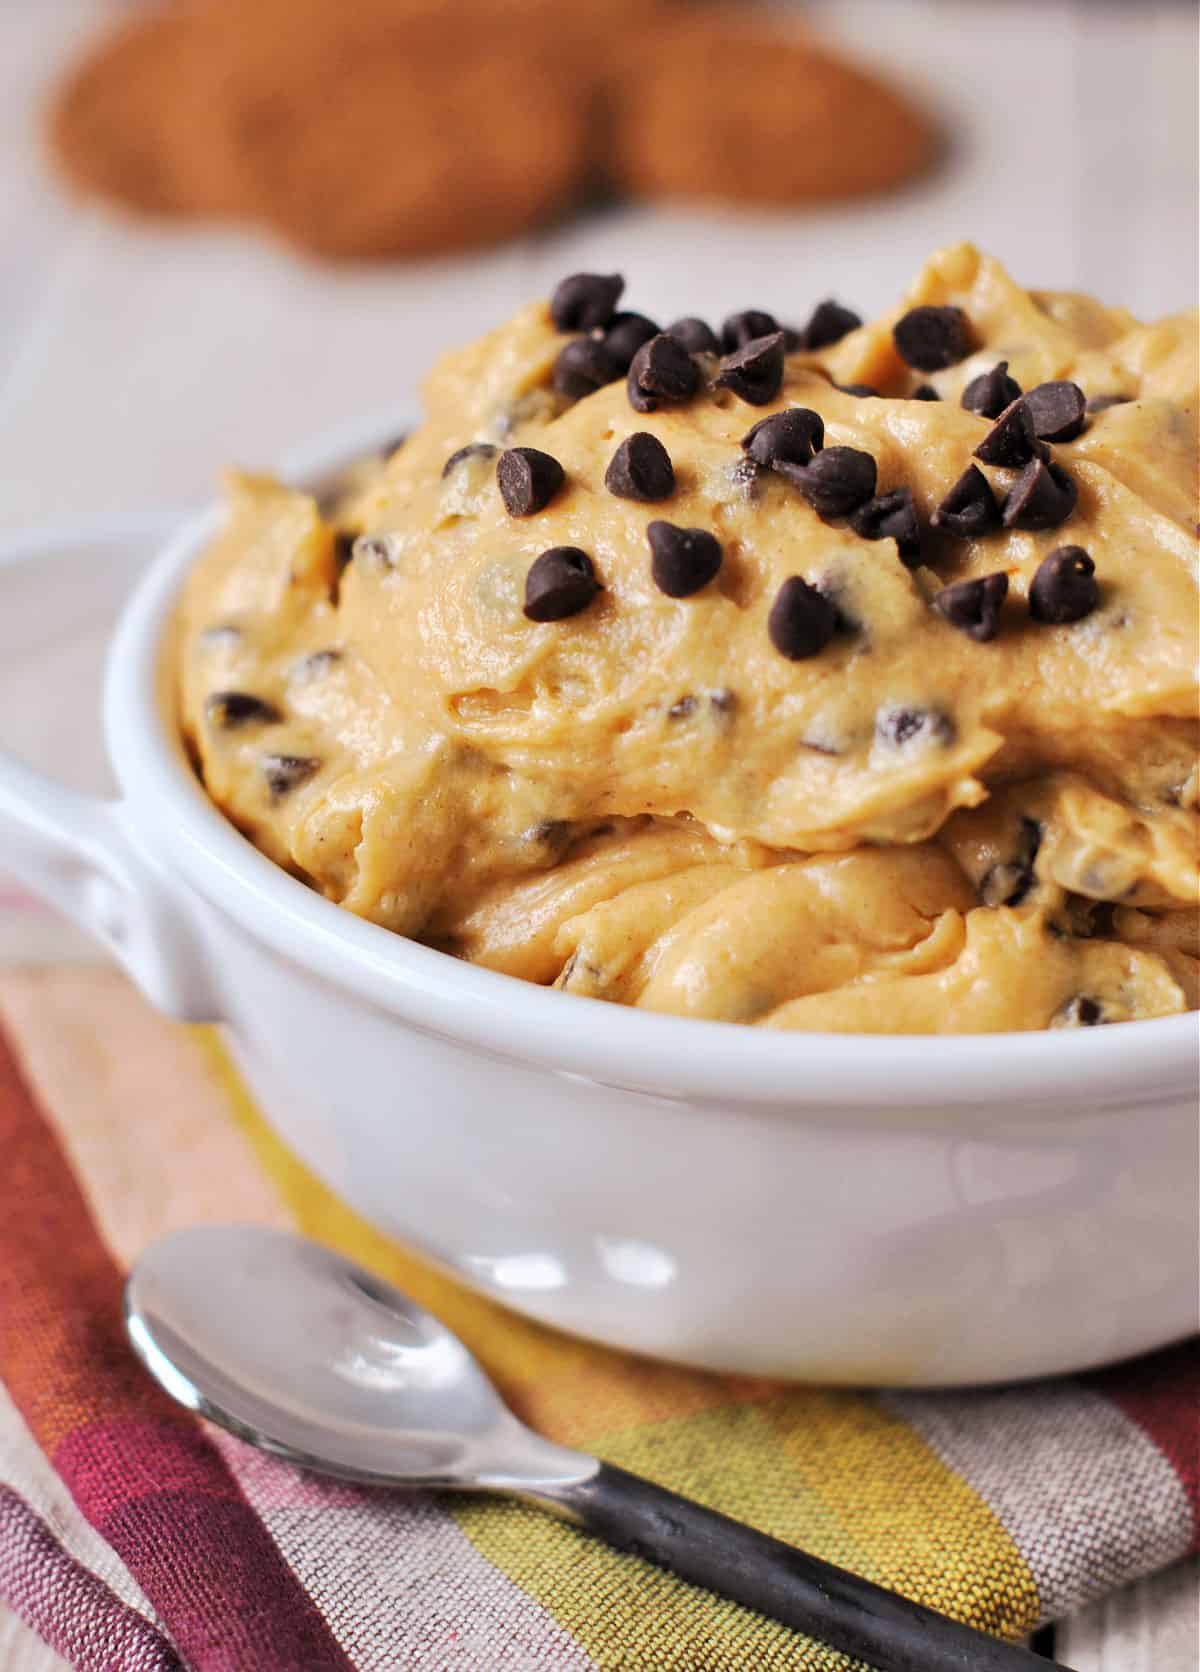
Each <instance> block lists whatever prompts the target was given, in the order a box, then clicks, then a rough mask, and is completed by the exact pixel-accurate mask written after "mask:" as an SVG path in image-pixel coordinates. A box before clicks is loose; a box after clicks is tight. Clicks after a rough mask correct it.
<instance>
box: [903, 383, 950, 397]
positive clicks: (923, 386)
mask: <svg viewBox="0 0 1200 1672" xmlns="http://www.w3.org/2000/svg"><path fill="white" fill-rule="evenodd" d="M908 398H909V400H910V401H940V400H941V398H942V397H941V396H940V395H939V394H938V392H937V390H936V389H935V388H934V386H933V384H932V383H918V384H917V387H916V388H915V389H914V390H913V392H912V394H911V395H910V396H909V397H908Z"/></svg>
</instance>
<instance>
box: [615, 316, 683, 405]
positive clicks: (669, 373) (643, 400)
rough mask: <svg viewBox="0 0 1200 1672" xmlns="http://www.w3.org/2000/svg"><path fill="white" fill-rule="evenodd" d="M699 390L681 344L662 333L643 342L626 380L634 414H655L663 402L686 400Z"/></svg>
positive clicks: (664, 332)
mask: <svg viewBox="0 0 1200 1672" xmlns="http://www.w3.org/2000/svg"><path fill="white" fill-rule="evenodd" d="M699 387H700V370H699V367H698V366H697V365H696V362H695V361H694V360H693V359H692V357H691V355H690V354H689V353H688V351H687V349H686V348H684V346H683V344H682V343H680V342H676V340H675V338H674V337H672V336H670V335H669V334H668V333H667V332H666V331H660V332H659V334H658V336H657V337H651V339H650V341H649V342H648V343H643V344H642V346H641V348H639V349H638V351H637V353H636V354H635V355H634V357H633V362H632V364H631V365H630V367H629V376H628V378H627V380H626V390H627V392H628V395H629V404H630V406H631V407H632V408H633V410H634V411H635V412H657V410H658V408H659V407H660V406H661V405H662V403H663V402H664V401H688V400H691V398H692V396H693V395H694V394H695V393H696V391H697V390H698V389H699Z"/></svg>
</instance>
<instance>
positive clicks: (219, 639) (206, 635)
mask: <svg viewBox="0 0 1200 1672" xmlns="http://www.w3.org/2000/svg"><path fill="white" fill-rule="evenodd" d="M197 637H198V639H199V642H200V644H201V645H203V647H204V649H205V650H232V649H233V647H234V645H235V644H240V643H241V642H242V629H241V628H240V627H234V626H233V625H232V624H231V623H229V622H222V623H221V625H220V626H218V627H206V628H205V629H204V631H203V632H202V633H200V634H198V635H197Z"/></svg>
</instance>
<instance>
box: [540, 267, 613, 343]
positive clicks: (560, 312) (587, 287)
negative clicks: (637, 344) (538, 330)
mask: <svg viewBox="0 0 1200 1672" xmlns="http://www.w3.org/2000/svg"><path fill="white" fill-rule="evenodd" d="M624 289H625V280H624V279H623V278H622V277H621V275H620V273H572V274H570V275H569V277H567V278H565V279H563V280H562V281H561V282H560V283H559V284H558V285H557V287H556V288H555V291H554V295H553V296H552V297H551V298H550V318H551V319H552V320H553V321H554V323H555V325H556V326H557V327H558V329H559V330H560V331H597V330H600V329H601V328H602V327H603V326H605V325H607V324H608V322H609V320H610V319H611V318H612V316H613V313H614V311H615V309H616V306H617V303H618V301H619V300H620V297H621V292H622V291H623V290H624Z"/></svg>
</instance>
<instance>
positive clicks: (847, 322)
mask: <svg viewBox="0 0 1200 1672" xmlns="http://www.w3.org/2000/svg"><path fill="white" fill-rule="evenodd" d="M861 324H862V319H861V317H860V316H859V315H858V314H856V313H855V312H854V309H853V308H843V307H842V305H841V303H840V302H835V301H833V299H832V298H829V299H827V300H826V301H824V302H818V303H817V305H816V307H815V308H814V309H813V311H812V316H811V318H810V319H809V322H808V324H807V325H806V326H805V327H804V330H803V331H802V332H801V334H800V338H801V341H802V342H803V344H804V346H805V348H806V349H808V350H810V351H811V350H813V349H817V348H829V347H830V346H831V345H832V344H833V343H840V342H841V340H842V338H843V337H846V336H849V334H850V332H851V331H857V330H858V328H859V326H860V325H861Z"/></svg>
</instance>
